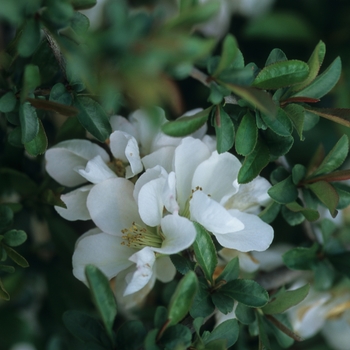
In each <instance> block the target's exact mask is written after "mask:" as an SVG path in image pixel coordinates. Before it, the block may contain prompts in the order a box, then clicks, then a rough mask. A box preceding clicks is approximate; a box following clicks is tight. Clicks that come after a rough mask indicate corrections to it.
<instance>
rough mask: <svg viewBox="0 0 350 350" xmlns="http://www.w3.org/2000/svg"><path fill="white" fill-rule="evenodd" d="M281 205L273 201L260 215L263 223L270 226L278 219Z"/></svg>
mask: <svg viewBox="0 0 350 350" xmlns="http://www.w3.org/2000/svg"><path fill="white" fill-rule="evenodd" d="M280 208H281V204H279V203H277V202H275V201H271V203H270V204H269V205H268V206H267V207H266V208H265V209H264V210H262V211H261V212H260V213H259V217H260V219H261V220H262V221H264V222H266V223H267V224H270V223H271V222H272V221H273V220H275V219H276V217H277V215H278V213H279V212H280Z"/></svg>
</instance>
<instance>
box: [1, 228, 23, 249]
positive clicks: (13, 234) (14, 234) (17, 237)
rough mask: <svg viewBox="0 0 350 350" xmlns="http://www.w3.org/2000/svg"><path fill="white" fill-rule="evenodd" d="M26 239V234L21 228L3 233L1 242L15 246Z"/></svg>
mask: <svg viewBox="0 0 350 350" xmlns="http://www.w3.org/2000/svg"><path fill="white" fill-rule="evenodd" d="M26 240H27V234H26V233H25V232H24V231H22V230H10V231H7V232H6V233H5V234H4V239H3V242H5V243H6V244H7V245H9V246H10V247H17V246H19V245H21V244H22V243H24V242H25V241H26Z"/></svg>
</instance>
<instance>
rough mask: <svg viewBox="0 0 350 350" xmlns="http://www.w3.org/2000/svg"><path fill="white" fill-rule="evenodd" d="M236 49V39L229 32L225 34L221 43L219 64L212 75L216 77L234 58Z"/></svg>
mask: <svg viewBox="0 0 350 350" xmlns="http://www.w3.org/2000/svg"><path fill="white" fill-rule="evenodd" d="M237 49H238V47H237V41H236V39H235V38H234V37H233V36H232V35H231V34H227V35H226V37H225V39H224V42H223V44H222V52H221V57H220V61H219V64H218V65H217V67H216V69H215V71H214V73H213V74H212V75H213V76H214V77H217V76H218V75H219V74H220V73H221V72H223V71H224V70H225V69H227V68H228V67H229V66H230V64H231V63H232V62H233V61H234V59H235V56H236V53H237Z"/></svg>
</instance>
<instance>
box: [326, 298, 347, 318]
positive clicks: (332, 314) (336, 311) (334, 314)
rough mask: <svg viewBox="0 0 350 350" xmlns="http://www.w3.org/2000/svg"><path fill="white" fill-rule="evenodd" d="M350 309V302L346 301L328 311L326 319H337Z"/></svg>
mask: <svg viewBox="0 0 350 350" xmlns="http://www.w3.org/2000/svg"><path fill="white" fill-rule="evenodd" d="M348 309H350V301H349V300H348V301H345V302H343V303H341V304H339V305H336V306H335V307H334V308H333V309H331V310H330V311H328V313H327V315H326V318H328V319H335V318H338V317H340V316H341V315H342V314H343V313H344V312H345V311H346V310H348Z"/></svg>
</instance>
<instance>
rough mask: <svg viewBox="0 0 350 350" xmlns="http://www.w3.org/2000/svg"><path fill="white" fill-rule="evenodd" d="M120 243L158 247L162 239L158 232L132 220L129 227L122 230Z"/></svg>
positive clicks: (135, 246) (138, 246) (137, 246)
mask: <svg viewBox="0 0 350 350" xmlns="http://www.w3.org/2000/svg"><path fill="white" fill-rule="evenodd" d="M122 234H123V236H122V239H123V240H124V241H123V242H122V243H121V244H122V245H126V246H128V247H130V248H135V249H142V248H144V247H154V248H160V247H161V246H162V243H163V239H162V237H161V235H160V234H158V233H157V232H153V231H151V230H149V229H147V228H145V227H142V226H141V225H139V224H137V223H135V222H133V223H132V225H131V227H129V228H125V229H123V230H122Z"/></svg>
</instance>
